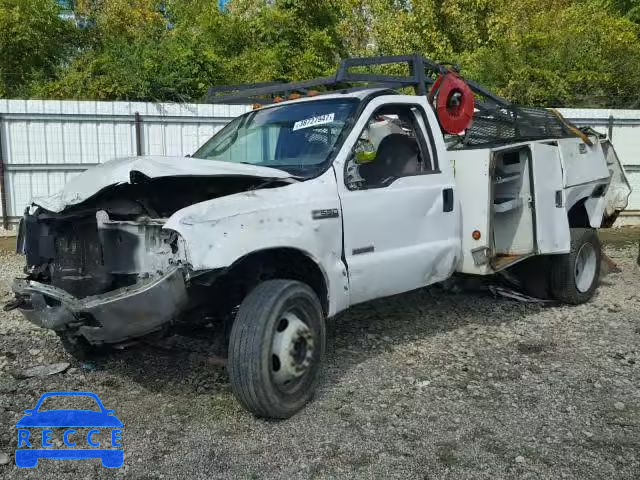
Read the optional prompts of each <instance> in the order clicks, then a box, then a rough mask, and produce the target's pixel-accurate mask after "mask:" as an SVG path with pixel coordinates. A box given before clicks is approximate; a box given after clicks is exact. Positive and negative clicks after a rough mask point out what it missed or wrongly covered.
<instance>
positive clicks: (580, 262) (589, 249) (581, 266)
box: [574, 243, 597, 293]
mask: <svg viewBox="0 0 640 480" xmlns="http://www.w3.org/2000/svg"><path fill="white" fill-rule="evenodd" d="M596 267H597V257H596V251H595V249H594V248H593V245H591V244H590V243H585V244H583V245H582V246H581V247H580V250H578V255H577V256H576V265H575V272H574V275H575V282H576V288H577V289H578V291H579V292H581V293H585V292H587V291H588V290H589V288H591V285H592V284H593V280H594V277H595V275H596V270H597V268H596Z"/></svg>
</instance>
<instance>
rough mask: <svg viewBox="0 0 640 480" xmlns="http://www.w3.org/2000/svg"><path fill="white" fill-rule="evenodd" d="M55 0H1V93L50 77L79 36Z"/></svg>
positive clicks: (22, 91)
mask: <svg viewBox="0 0 640 480" xmlns="http://www.w3.org/2000/svg"><path fill="white" fill-rule="evenodd" d="M59 14H60V7H59V5H58V4H57V3H56V2H55V1H54V0H0V97H3V96H19V95H22V94H27V93H28V92H29V87H30V85H31V84H32V83H33V82H35V81H46V80H48V79H51V78H52V77H53V75H54V73H55V71H56V68H57V67H58V66H60V65H61V63H62V62H64V60H65V58H66V57H67V56H68V55H69V53H70V51H72V50H73V48H75V46H76V42H77V41H78V40H79V37H78V34H77V31H76V29H75V26H74V25H73V23H71V22H69V21H66V20H63V19H61V18H60V17H59Z"/></svg>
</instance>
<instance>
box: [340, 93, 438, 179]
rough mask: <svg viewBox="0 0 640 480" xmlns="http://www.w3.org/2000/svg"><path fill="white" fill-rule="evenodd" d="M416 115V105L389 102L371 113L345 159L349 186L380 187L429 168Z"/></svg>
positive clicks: (430, 169) (427, 153)
mask: <svg viewBox="0 0 640 480" xmlns="http://www.w3.org/2000/svg"><path fill="white" fill-rule="evenodd" d="M416 115H420V113H419V111H418V109H416V108H412V107H411V106H404V105H391V106H385V107H382V108H381V109H379V110H377V111H376V112H375V113H374V114H373V115H372V116H371V118H370V119H369V121H368V122H367V125H366V126H365V128H364V129H363V130H362V132H361V133H360V136H359V137H358V140H357V142H356V145H355V146H354V148H353V151H352V152H351V155H350V156H349V160H348V161H347V165H346V172H345V183H346V185H347V187H348V188H349V189H350V190H366V189H370V188H384V187H387V186H388V185H390V184H391V183H393V181H394V180H396V179H398V178H401V177H407V176H411V175H419V174H421V173H427V172H430V171H432V170H433V168H432V161H431V158H430V155H429V150H428V148H427V146H426V142H425V139H424V138H423V135H422V133H421V131H420V128H421V127H420V126H419V122H418V117H417V116H416Z"/></svg>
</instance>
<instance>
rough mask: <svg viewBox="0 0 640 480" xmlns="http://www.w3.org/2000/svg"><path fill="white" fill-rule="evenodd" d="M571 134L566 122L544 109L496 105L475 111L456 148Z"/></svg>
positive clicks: (570, 135)
mask: <svg viewBox="0 0 640 480" xmlns="http://www.w3.org/2000/svg"><path fill="white" fill-rule="evenodd" d="M572 136H574V135H573V134H572V133H571V131H570V130H569V129H568V128H567V127H566V126H565V124H563V122H562V121H561V120H560V119H559V118H558V117H556V116H555V115H554V114H553V113H551V112H550V111H549V110H547V109H544V108H534V107H515V106H508V107H496V108H494V109H487V110H482V111H478V112H476V114H475V115H474V117H473V123H472V125H471V127H470V128H468V129H467V131H466V133H465V135H464V139H463V140H462V142H461V143H459V144H458V145H457V148H465V147H477V146H489V145H493V144H505V143H517V142H521V141H527V140H542V139H547V138H566V137H572Z"/></svg>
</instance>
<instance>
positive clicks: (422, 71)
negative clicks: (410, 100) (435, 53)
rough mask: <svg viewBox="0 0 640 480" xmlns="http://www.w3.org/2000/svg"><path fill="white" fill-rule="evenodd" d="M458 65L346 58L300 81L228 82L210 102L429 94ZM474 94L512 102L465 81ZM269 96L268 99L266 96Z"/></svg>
mask: <svg viewBox="0 0 640 480" xmlns="http://www.w3.org/2000/svg"><path fill="white" fill-rule="evenodd" d="M396 64H405V65H407V66H408V70H409V75H386V74H372V73H361V72H354V71H352V70H353V69H354V68H358V67H371V66H383V65H396ZM452 69H453V70H457V68H456V67H452V66H447V65H444V64H440V63H436V62H434V61H432V60H429V59H428V58H424V57H423V56H421V55H418V54H413V55H391V56H382V57H361V58H347V59H344V60H342V62H340V66H339V67H338V71H337V72H336V74H335V75H331V76H328V77H318V78H313V79H311V80H304V81H300V82H284V81H281V82H263V83H252V84H245V85H225V86H221V87H211V88H209V91H208V95H207V102H209V103H230V104H234V103H259V104H263V103H271V102H273V97H274V96H281V97H282V98H287V97H288V96H289V95H291V94H292V93H299V94H307V93H308V92H309V91H310V90H312V89H316V88H323V89H324V90H326V91H336V90H338V91H353V90H359V89H365V88H390V89H397V88H405V87H413V89H414V92H415V94H416V95H426V94H427V93H428V90H429V88H430V87H431V85H433V82H434V81H435V79H434V76H437V75H443V74H445V73H447V72H449V71H450V70H452ZM465 81H466V82H467V84H468V85H469V87H471V90H473V92H474V94H476V95H478V96H480V97H482V98H483V99H484V101H479V106H480V107H481V108H482V107H484V106H486V107H490V106H497V105H501V106H507V105H510V102H509V101H507V100H505V99H504V98H501V97H499V96H497V95H495V94H493V93H492V92H490V91H489V90H487V89H486V88H484V87H483V86H481V85H479V84H477V83H475V82H473V81H470V80H465ZM356 85H357V86H356ZM265 97H269V98H265Z"/></svg>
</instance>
